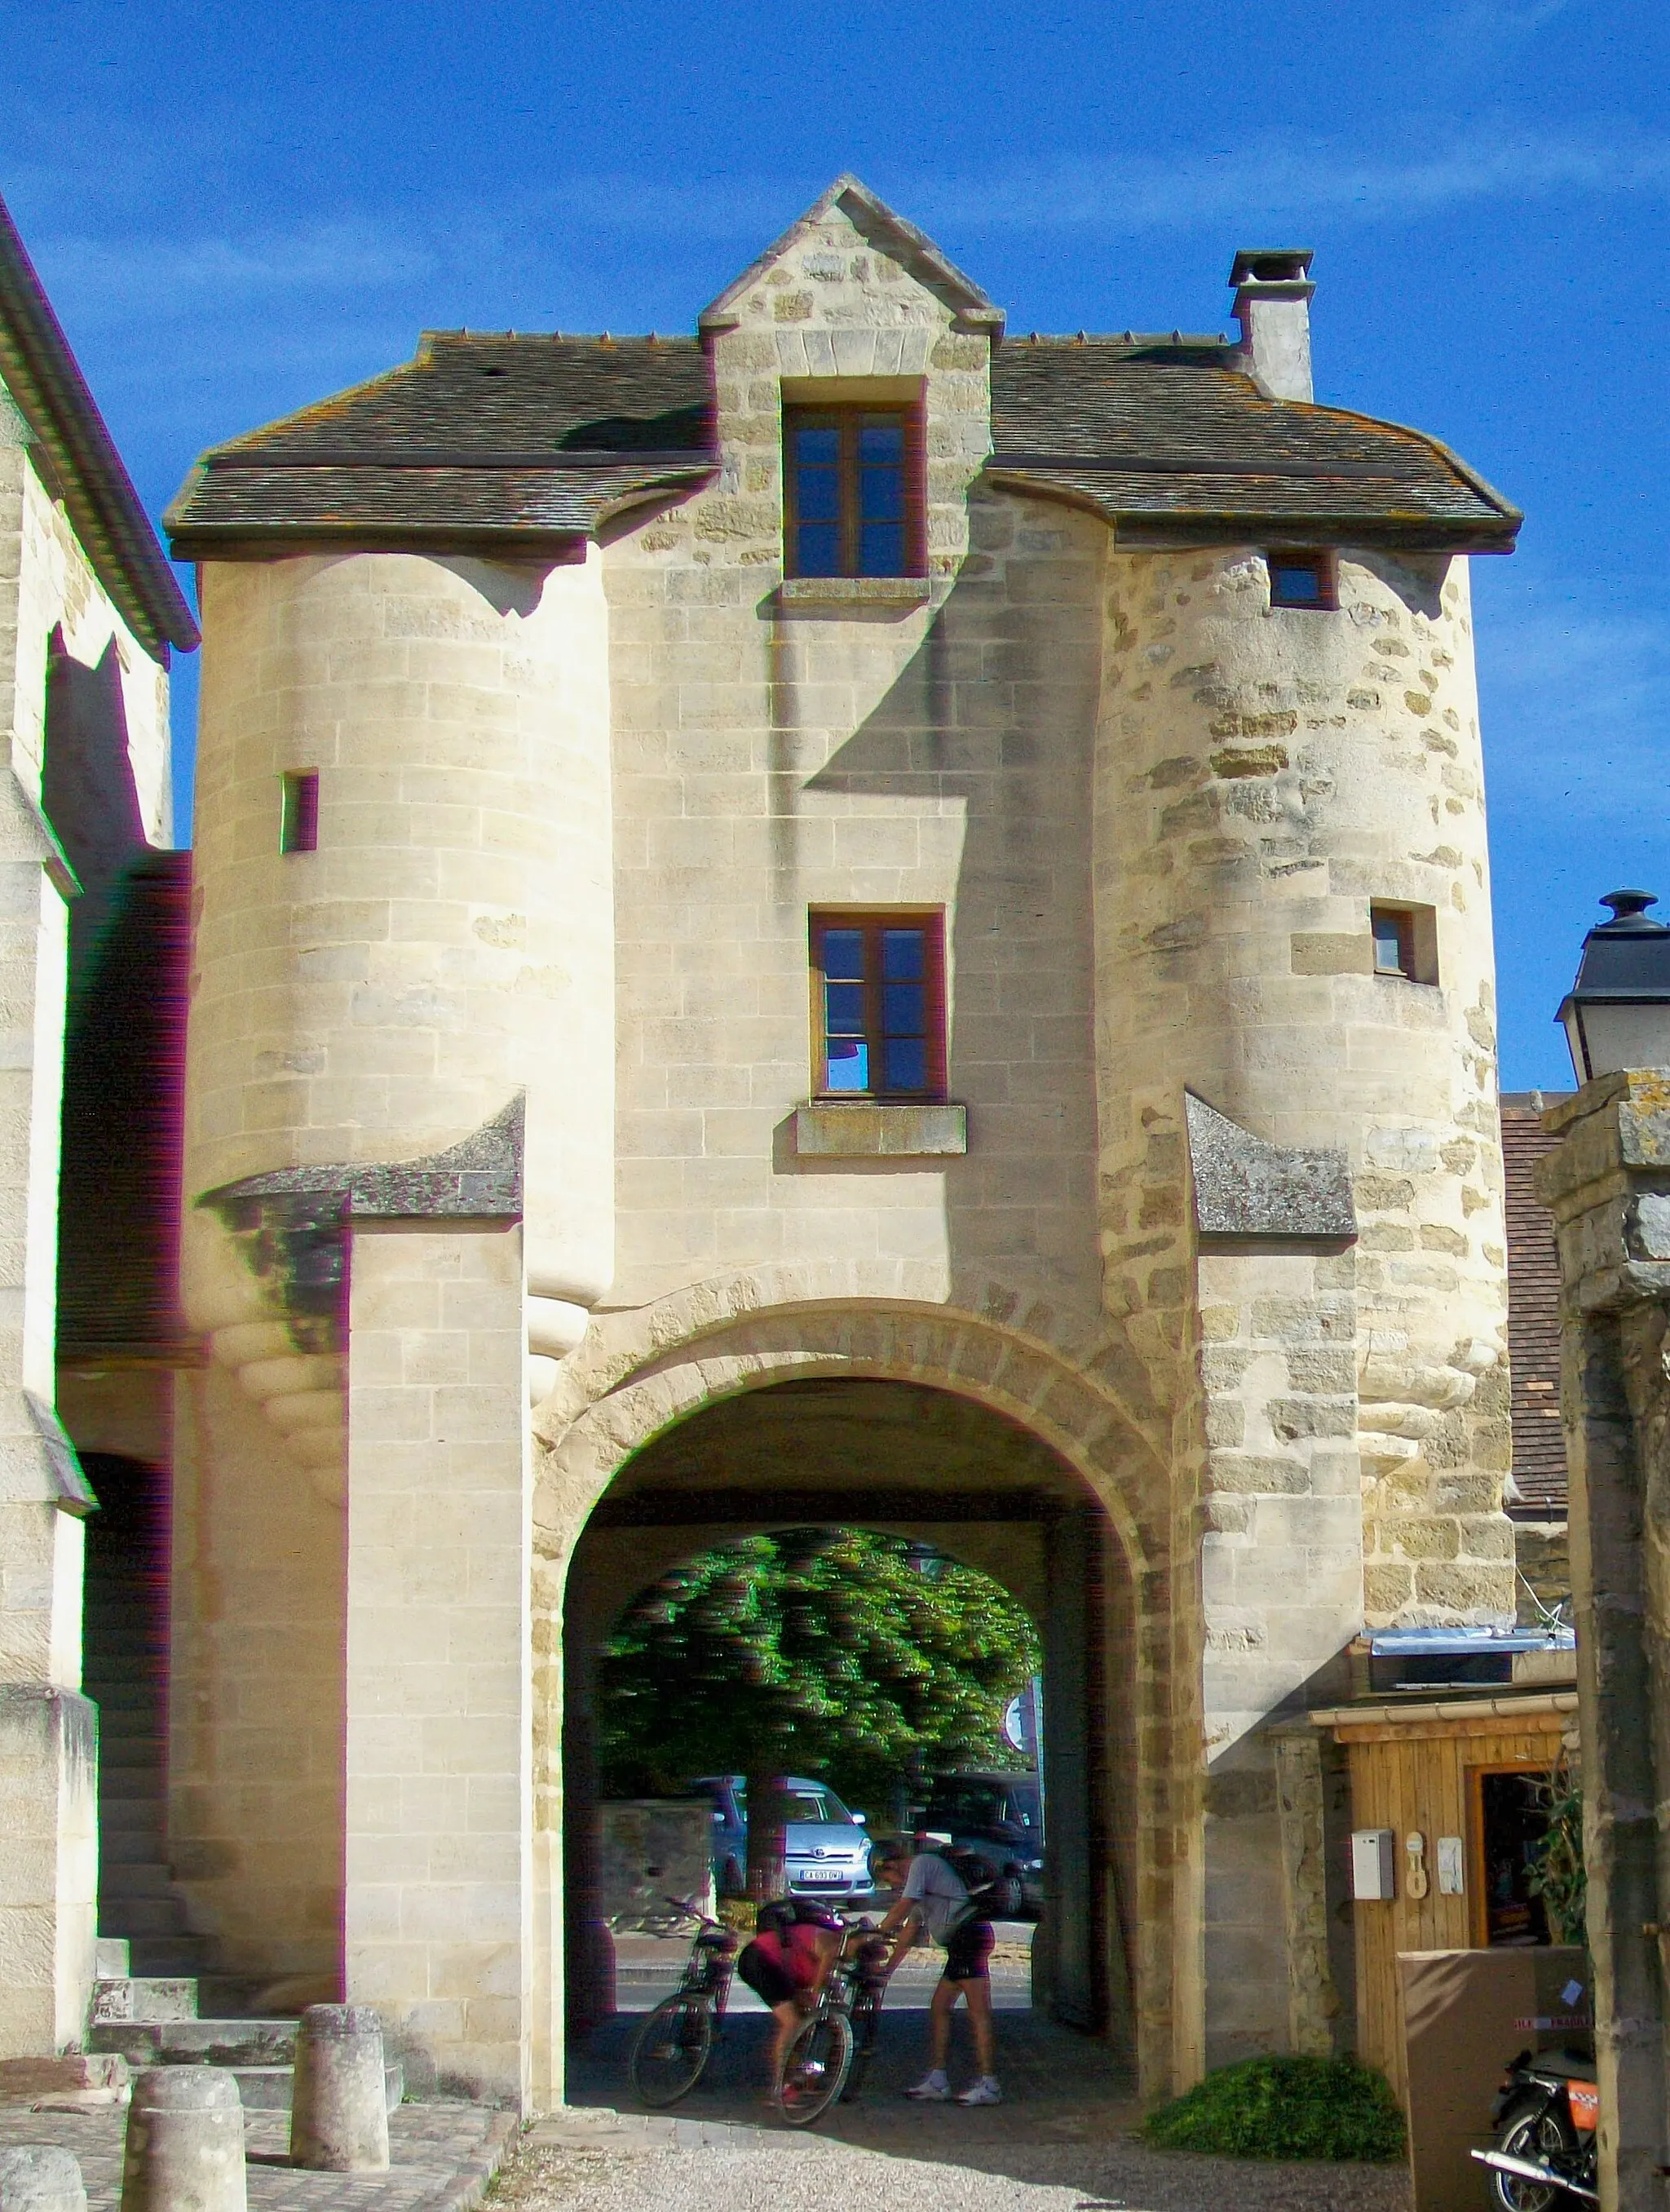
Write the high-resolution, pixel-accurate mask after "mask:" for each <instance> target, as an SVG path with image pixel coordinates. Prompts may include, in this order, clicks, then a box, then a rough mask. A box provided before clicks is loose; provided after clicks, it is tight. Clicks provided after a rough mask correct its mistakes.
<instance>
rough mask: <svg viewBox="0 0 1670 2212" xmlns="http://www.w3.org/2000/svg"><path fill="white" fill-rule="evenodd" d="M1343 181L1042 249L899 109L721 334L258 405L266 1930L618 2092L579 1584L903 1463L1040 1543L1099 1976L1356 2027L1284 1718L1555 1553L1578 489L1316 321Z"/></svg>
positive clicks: (201, 1564)
mask: <svg viewBox="0 0 1670 2212" xmlns="http://www.w3.org/2000/svg"><path fill="white" fill-rule="evenodd" d="M1308 270H1309V256H1308V255H1306V254H1303V253H1298V252H1250V253H1243V254H1242V255H1240V256H1239V257H1238V258H1237V259H1236V264H1235V270H1234V273H1233V276H1232V282H1233V283H1234V284H1235V286H1236V292H1235V312H1236V316H1237V318H1238V321H1239V336H1238V337H1236V338H1235V339H1233V340H1226V339H1224V338H1221V337H1216V336H1203V337H1189V336H1186V335H1182V334H1180V333H1178V332H1175V331H1174V332H1171V333H1169V334H1168V335H1164V336H1160V337H1150V336H1145V335H1142V334H1140V333H1133V332H1130V331H1126V332H1124V333H1123V334H1121V335H1119V336H1095V335H1087V334H1085V333H1084V332H1080V333H1078V335H1076V336H1068V337H1044V336H1040V335H1038V334H1035V333H1033V334H1025V333H1018V332H1016V331H1009V330H1006V329H1005V319H1004V315H1003V313H1002V312H1001V310H1000V309H999V307H996V306H994V305H993V303H992V301H989V300H988V299H987V297H986V296H985V295H984V294H983V293H982V292H981V290H980V289H978V288H977V287H976V286H975V284H974V283H972V282H970V280H969V278H967V277H966V276H963V275H962V274H961V273H960V272H959V271H958V270H956V268H954V267H953V266H952V265H951V264H950V263H949V262H948V261H947V260H946V259H945V258H944V256H943V254H941V253H940V252H939V251H938V249H937V248H936V247H935V246H933V245H932V242H931V241H930V240H927V239H926V238H925V237H924V236H922V235H921V234H920V232H918V231H916V230H915V229H914V228H912V227H911V225H910V224H908V222H905V221H903V220H902V219H901V218H900V217H899V216H896V215H895V214H894V213H893V212H892V211H891V210H889V209H888V208H886V207H885V206H884V205H883V204H881V203H880V202H879V201H878V200H877V199H876V198H875V197H873V196H872V195H871V193H870V192H868V191H866V190H865V188H864V187H862V186H861V185H859V184H857V183H856V182H854V181H853V179H841V180H840V181H838V182H837V183H836V184H835V185H833V186H832V187H831V188H830V189H829V191H828V192H827V193H825V194H824V196H823V198H821V199H820V200H819V201H818V202H817V204H816V205H815V206H814V207H813V208H812V209H811V210H809V212H808V213H807V214H806V215H805V216H804V217H803V218H802V219H801V220H800V221H799V222H796V223H795V224H794V225H793V226H792V228H790V229H789V230H788V231H787V232H786V234H785V235H784V236H783V237H782V238H781V239H780V240H779V241H778V242H777V243H776V244H775V245H774V246H771V247H770V248H769V249H768V251H767V252H765V253H764V254H762V256H761V258H759V260H757V261H756V263H754V264H753V265H752V266H750V268H749V269H747V270H745V271H744V273H743V274H742V275H741V276H739V277H738V279H737V280H736V282H735V283H732V285H730V286H729V287H728V288H727V289H726V291H725V292H724V293H723V294H722V295H720V298H719V299H718V300H716V301H714V304H713V305H712V306H711V307H709V308H708V309H707V311H706V312H705V313H703V314H702V315H701V317H700V318H699V320H698V323H697V327H696V331H695V336H693V337H686V336H677V337H664V336H658V335H653V334H652V335H651V336H649V337H620V336H615V335H610V334H607V333H605V334H604V335H602V336H600V337H599V336H587V337H575V336H573V335H568V334H562V333H541V334H532V335H525V334H510V333H502V334H480V333H465V332H456V331H452V332H448V331H440V332H433V333H430V334H428V336H426V337H424V339H423V340H422V344H421V346H420V348H419V350H418V352H417V354H416V358H415V359H414V360H413V361H412V362H410V363H408V364H407V365H405V366H404V367H402V368H395V369H393V370H392V371H390V372H389V373H388V374H386V375H384V376H381V377H379V378H377V379H375V380H373V381H372V382H370V383H369V384H367V385H364V386H360V387H358V388H356V389H355V390H353V391H350V392H346V393H343V394H341V395H339V396H337V398H331V399H329V400H327V401H325V402H323V403H321V404H319V405H318V406H316V407H313V408H310V409H307V410H304V411H303V412H301V414H299V415H296V416H291V417H289V418H288V419H287V420H285V421H283V422H278V423H276V424H274V425H272V426H270V427H269V428H265V429H262V430H258V431H256V432H254V433H252V435H249V436H247V437H245V438H242V439H240V440H237V441H234V442H232V443H231V444H229V445H227V446H224V447H218V448H216V450H215V451H213V452H211V453H209V454H207V455H205V456H204V458H203V461H202V463H201V464H200V465H199V466H198V467H197V470H196V471H194V473H193V475H192V477H191V479H190V481H189V483H187V484H186V486H185V489H183V490H182V492H181V494H180V495H179V499H178V500H177V501H176V502H175V505H174V507H173V509H172V510H171V513H170V516H169V524H170V527H171V529H172V532H173V545H174V550H175V551H176V553H177V554H178V555H179V556H183V557H185V558H188V559H191V560H192V561H195V562H197V564H198V572H199V576H200V581H201V611H202V620H203V635H204V664H203V708H202V729H201V739H200V750H199V757H198V768H197V845H196V851H195V858H194V894H193V896H194V915H195V924H194V926H195V936H194V951H193V958H192V974H191V1013H190V1028H189V1046H188V1059H187V1069H186V1112H185V1164H184V1191H185V1241H184V1261H183V1288H182V1297H183V1303H184V1309H185V1318H186V1321H187V1322H188V1324H189V1327H190V1328H191V1331H192V1332H193V1333H194V1335H195V1338H196V1340H197V1341H198V1342H199V1343H200V1344H201V1346H202V1347H203V1358H202V1362H201V1364H198V1365H197V1366H195V1367H187V1368H185V1369H184V1370H182V1372H181V1375H180V1379H179V1389H178V1396H177V1400H176V1405H175V1413H174V1422H173V1438H172V1453H173V1595H172V1626H171V1636H172V1646H173V1675H172V1682H171V1692H170V1694H171V1701H172V1702H171V1720H170V1731H169V1743H168V1775H167V1789H168V1848H169V1853H170V1858H171V1863H172V1866H173V1876H174V1880H175V1881H176V1883H177V1885H178V1887H179V1892H180V1893H181V1895H182V1896H183V1897H184V1899H185V1905H186V1908H187V1910H188V1911H189V1914H190V1916H191V1925H192V1927H193V1929H194V1930H195V1931H196V1932H197V1936H199V1937H201V1938H203V1939H204V1940H206V1942H208V1943H209V1944H210V1946H211V1948H212V1950H213V1953H214V1956H215V1960H216V1965H217V1966H218V1968H219V1970H220V1971H221V1972H223V1973H225V1974H228V1975H236V1976H241V1977H244V1978H246V1980H247V1981H248V1983H249V1984H250V1985H251V1986H258V1985H260V1986H264V1987H265V1988H266V1989H267V1990H268V1991H269V1996H270V2002H271V2001H276V1999H275V1998H274V1997H272V1996H271V1993H272V1992H274V1991H279V1990H282V1991H287V1992H288V1994H289V1995H290V1996H292V1997H295V1996H297V1995H299V1994H300V1993H301V1992H302V1991H303V1990H307V1991H308V1992H309V1993H312V1994H319V1993H323V1992H324V1991H325V1990H327V1989H331V1988H334V1987H335V1986H336V1985H337V1983H338V1982H339V1981H341V1982H343V1983H345V1985H346V1989H347V1990H348V1993H349V1995H350V1996H354V1997H355V1998H361V1999H364V2000H366V2001H368V2002H374V2003H376V2004H378V2005H380V2007H381V2008H383V2010H384V2012H385V2015H386V2017H388V2018H389V2019H390V2020H391V2021H392V2022H393V2023H395V2025H396V2027H397V2030H398V2035H399V2037H400V2039H401V2040H402V2042H403V2043H404V2046H405V2049H406V2051H407V2054H408V2058H409V2063H410V2065H411V2067H412V2068H413V2069H415V2070H416V2073H417V2075H418V2077H419V2078H422V2077H423V2072H424V2069H428V2070H429V2072H430V2073H431V2074H432V2075H434V2076H438V2077H440V2078H441V2079H443V2080H446V2081H455V2082H461V2083H465V2084H467V2085H469V2086H471V2087H480V2088H485V2089H489V2090H493V2091H497V2092H501V2093H507V2094H509V2095H511V2096H513V2097H516V2098H519V2099H521V2100H524V2101H525V2102H527V2103H531V2104H534V2105H543V2104H546V2103H549V2102H550V2101H552V2100H556V2099H558V2098H560V2096H561V2093H562V2050H563V2038H564V2033H565V2027H566V2025H567V2024H568V2022H569V2021H572V2020H573V2019H574V2018H575V2017H576V2016H584V2015H586V2014H587V2013H588V2011H589V2010H590V2009H591V2008H592V2007H593V2006H594V2004H595V2002H596V1999H597V1983H598V1978H597V1974H596V1972H595V1968H596V1960H595V1957H594V1955H593V1954H594V1951H595V1931H594V1929H593V1925H592V1919H591V1917H590V1916H589V1914H588V1898H589V1895H590V1889H589V1885H590V1882H591V1880H592V1872H591V1869H590V1866H589V1863H588V1852H587V1848H586V1830H587V1820H586V1814H587V1811H588V1808H589V1805H590V1802H591V1798H592V1792H593V1790H594V1788H595V1780H594V1777H593V1774H592V1765H591V1750H590V1741H591V1721H592V1715H591V1711H590V1707H589V1699H590V1697H591V1694H592V1691H591V1654H592V1648H593V1646H594V1644H595V1640H596V1638H597V1636H598V1634H599V1633H600V1632H602V1630H603V1628H604V1627H606V1626H607V1624H608V1621H609V1620H610V1618H611V1617H612V1613H613V1612H614V1611H616V1610H617V1609H618V1607H620V1606H621V1605H622V1603H623V1602H625V1601H626V1600H627V1599H628V1598H629V1597H630V1595H632V1594H633V1592H634V1591H635V1589H638V1588H641V1586H642V1585H643V1583H645V1582H647V1581H648V1580H649V1579H651V1578H652V1577H653V1576H654V1575H655V1574H656V1573H658V1572H659V1571H661V1569H662V1568H663V1566H665V1565H666V1564H667V1563H668V1562H670V1561H671V1560H675V1559H678V1558H680V1557H683V1556H688V1555H689V1553H691V1552H693V1551H694V1550H695V1549H697V1548H700V1547H701V1546H703V1545H705V1544H707V1543H709V1542H711V1541H714V1537H715V1534H716V1533H717V1534H726V1533H732V1532H736V1531H738V1530H742V1529H746V1528H772V1527H780V1526H792V1525H801V1524H803V1523H805V1522H807V1521H808V1520H824V1521H827V1520H830V1519H839V1520H841V1521H845V1522H855V1523H859V1524H862V1525H866V1526H874V1527H879V1528H894V1529H900V1530H905V1531H908V1532H910V1533H913V1534H922V1535H924V1536H926V1537H927V1538H929V1539H931V1540H932V1541H934V1542H936V1543H938V1544H940V1545H942V1546H943V1547H944V1548H946V1549H947V1550H950V1551H952V1552H954V1553H958V1554H960V1555H961V1556H963V1557H966V1558H968V1559H970V1560H971V1561H973V1562H974V1563H975V1564H976V1565H981V1566H982V1567H984V1568H986V1569H987V1571H990V1572H992V1573H993V1574H995V1575H997V1576H998V1577H999V1578H1000V1579H1002V1580H1003V1581H1004V1582H1005V1583H1006V1584H1007V1585H1008V1586H1009V1587H1010V1588H1011V1589H1013V1590H1014V1591H1015V1592H1016V1593H1017V1595H1019V1596H1020V1597H1021V1598H1022V1599H1023V1601H1025V1602H1026V1603H1027V1604H1028V1605H1029V1607H1032V1608H1033V1610H1034V1611H1035V1613H1036V1614H1037V1616H1038V1618H1039V1619H1040V1621H1041V1625H1042V1627H1043V1632H1044V1636H1045V1643H1046V1651H1047V1662H1046V1672H1047V1685H1046V1698H1047V1701H1048V1710H1049V1713H1050V1723H1049V1725H1050V1731H1051V1735H1050V1742H1051V1766H1050V1772H1049V1778H1048V1786H1049V1791H1050V1805H1051V1812H1050V1819H1051V1849H1052V1866H1053V1870H1054V1873H1053V1878H1054V1883H1055V1897H1054V1911H1053V1914H1052V1917H1051V1921H1050V1923H1049V1933H1048V1938H1047V1947H1048V1948H1047V1958H1048V1977H1049V1987H1050V1990H1051V2002H1053V2003H1054V2006H1055V2008H1056V2009H1057V2010H1058V2011H1059V2012H1060V2014H1061V2015H1062V2016H1064V2017H1066V2018H1068V2019H1071V2020H1073V2021H1078V2023H1079V2024H1081V2025H1083V2026H1084V2027H1091V2028H1095V2029H1097V2030H1100V2031H1102V2032H1103V2033H1106V2034H1107V2035H1108V2036H1109V2037H1110V2038H1111V2039H1113V2040H1114V2043H1115V2044H1117V2045H1119V2046H1120V2047H1121V2048H1122V2049H1123V2050H1125V2051H1127V2052H1128V2053H1129V2054H1130V2055H1131V2057H1133V2059H1134V2061H1135V2063H1137V2064H1138V2065H1139V2069H1140V2073H1141V2076H1142V2079H1143V2081H1144V2083H1145V2086H1146V2087H1149V2088H1150V2089H1152V2090H1158V2089H1161V2088H1163V2087H1166V2086H1167V2085H1168V2084H1174V2083H1178V2084H1180V2083H1184V2082H1187V2081H1189V2080H1191V2079H1193V2077H1194V2076H1195V2075H1198V2073H1199V2070H1200V2069H1201V2068H1202V2067H1203V2066H1204V2065H1205V2064H1208V2063H1218V2062H1219V2061H1221V2060H1224V2059H1226V2058H1230V2057H1236V2056H1239V2055H1242V2054H1243V2053H1245V2052H1247V2051H1252V2050H1256V2049H1263V2048H1272V2047H1284V2046H1290V2045H1298V2046H1299V2047H1301V2048H1306V2049H1317V2048H1327V2047H1328V2046H1329V2045H1330V2043H1331V2042H1332V2041H1333V2040H1334V2039H1337V2038H1339V2037H1340V2036H1342V2035H1344V2034H1345V2033H1347V2032H1348V2031H1347V2029H1346V2027H1345V2021H1347V2020H1348V2018H1349V2012H1350V2007H1349V2003H1345V2005H1344V2006H1343V2007H1342V2004H1341V2001H1340V1996H1339V1990H1338V1989H1337V1987H1336V1986H1335V1984H1334V1980H1333V1976H1332V1972H1331V1968H1330V1964H1329V1958H1330V1926H1329V1922H1328V1912H1327V1909H1328V1903H1329V1899H1328V1893H1327V1867H1328V1861H1329V1852H1330V1850H1331V1845H1330V1844H1329V1842H1328V1840H1327V1832H1326V1831H1327V1820H1326V1818H1325V1814H1326V1807H1325V1805H1324V1802H1323V1797H1324V1793H1323V1790H1322V1788H1321V1782H1320V1780H1319V1778H1318V1777H1317V1775H1316V1774H1315V1771H1312V1769H1311V1768H1309V1767H1307V1765H1306V1761H1305V1757H1304V1756H1303V1754H1297V1753H1294V1751H1293V1750H1292V1747H1291V1739H1290V1738H1284V1737H1282V1736H1280V1735H1278V1733H1277V1732H1276V1731H1277V1729H1278V1724H1279V1723H1281V1722H1282V1721H1283V1720H1284V1719H1285V1718H1287V1717H1290V1716H1292V1715H1294V1714H1296V1713H1301V1712H1303V1710H1304V1709H1305V1708H1306V1706H1307V1705H1311V1704H1315V1703H1316V1702H1318V1701H1319V1700H1325V1699H1327V1696H1328V1695H1329V1694H1331V1692H1332V1690H1333V1685H1334V1683H1335V1681H1336V1677H1337V1675H1338V1672H1339V1665H1340V1658H1341V1654H1342V1652H1343V1650H1344V1649H1345V1646H1346V1645H1347V1644H1348V1643H1349V1642H1350V1641H1351V1638H1353V1637H1354V1636H1356V1635H1357V1633H1358V1632H1360V1631H1361V1630H1362V1628H1363V1626H1364V1624H1365V1622H1375V1623H1382V1622H1406V1623H1422V1622H1451V1621H1477V1620H1498V1619H1502V1618H1505V1617H1507V1616H1509V1615H1511V1613H1512V1611H1513V1587H1512V1541H1511V1530H1510V1527H1509V1522H1508V1521H1507V1519H1506V1518H1505V1516H1504V1515H1503V1510H1502V1485H1503V1474H1504V1472H1505V1469H1506V1468H1507V1464H1508V1456H1509V1443H1508V1412H1507V1406H1508V1401H1507V1375H1506V1367H1505V1349H1504V1347H1505V1336H1504V1306H1505V1296H1504V1254H1503V1199H1502V1166H1501V1152H1500V1143H1499V1137H1498V1131H1497V1103H1496V1090H1495V1053H1494V1026H1493V1019H1494V1008H1493V994H1492V957H1491V910H1490V886H1489V876H1488V867H1487V860H1486V850H1485V810H1484V793H1483V784H1482V771H1481V761H1480V747H1479V724H1478V711H1477V704H1476V700H1475V696H1474V687H1473V641H1472V633H1471V617H1470V611H1469V598H1468V574H1467V556H1470V555H1472V554H1475V553H1491V552H1497V553H1502V552H1507V551H1509V550H1511V547H1512V544H1513V542H1514V536H1515V529H1516V527H1517V525H1518V521H1519V517H1518V515H1517V513H1515V510H1514V509H1513V508H1512V507H1509V505H1508V504H1507V503H1506V502H1505V501H1503V499H1501V498H1500V497H1499V496H1498V495H1497V494H1496V493H1495V492H1493V491H1492V490H1491V489H1490V487H1489V486H1488V485H1486V484H1485V483H1483V482H1482V481H1481V480H1480V479H1479V477H1477V476H1476V475H1474V474H1473V472H1472V471H1470V470H1469V469H1468V468H1467V466H1466V465H1464V464H1463V463H1462V462H1460V460H1458V459H1456V458H1455V456H1454V455H1453V454H1452V453H1449V452H1448V451H1447V449H1446V448H1445V447H1442V445H1440V444H1438V443H1437V442H1436V441H1434V440H1433V439H1431V438H1429V437H1427V436H1424V435H1420V434H1418V433H1416V432H1413V431H1411V430H1408V429H1405V428H1399V427H1396V426H1394V425H1392V424H1388V423H1383V422H1376V421H1373V420H1370V419H1369V418H1367V417H1364V416H1360V415H1356V414H1351V413H1348V412H1345V411H1342V410H1337V409H1333V408H1329V407H1327V406H1321V405H1317V404H1315V403H1314V401H1313V398H1312V391H1311V374H1310V340H1309V301H1310V297H1311V292H1312V286H1311V284H1310V282H1309V276H1308ZM1279 1744H1285V1745H1287V1746H1288V1748H1287V1749H1286V1750H1284V1752H1283V1753H1282V1763H1281V1765H1280V1766H1279V1767H1278V1745H1279ZM1334 1948H1336V1949H1337V1948H1338V1947H1337V1945H1336V1946H1335V1947H1334Z"/></svg>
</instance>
